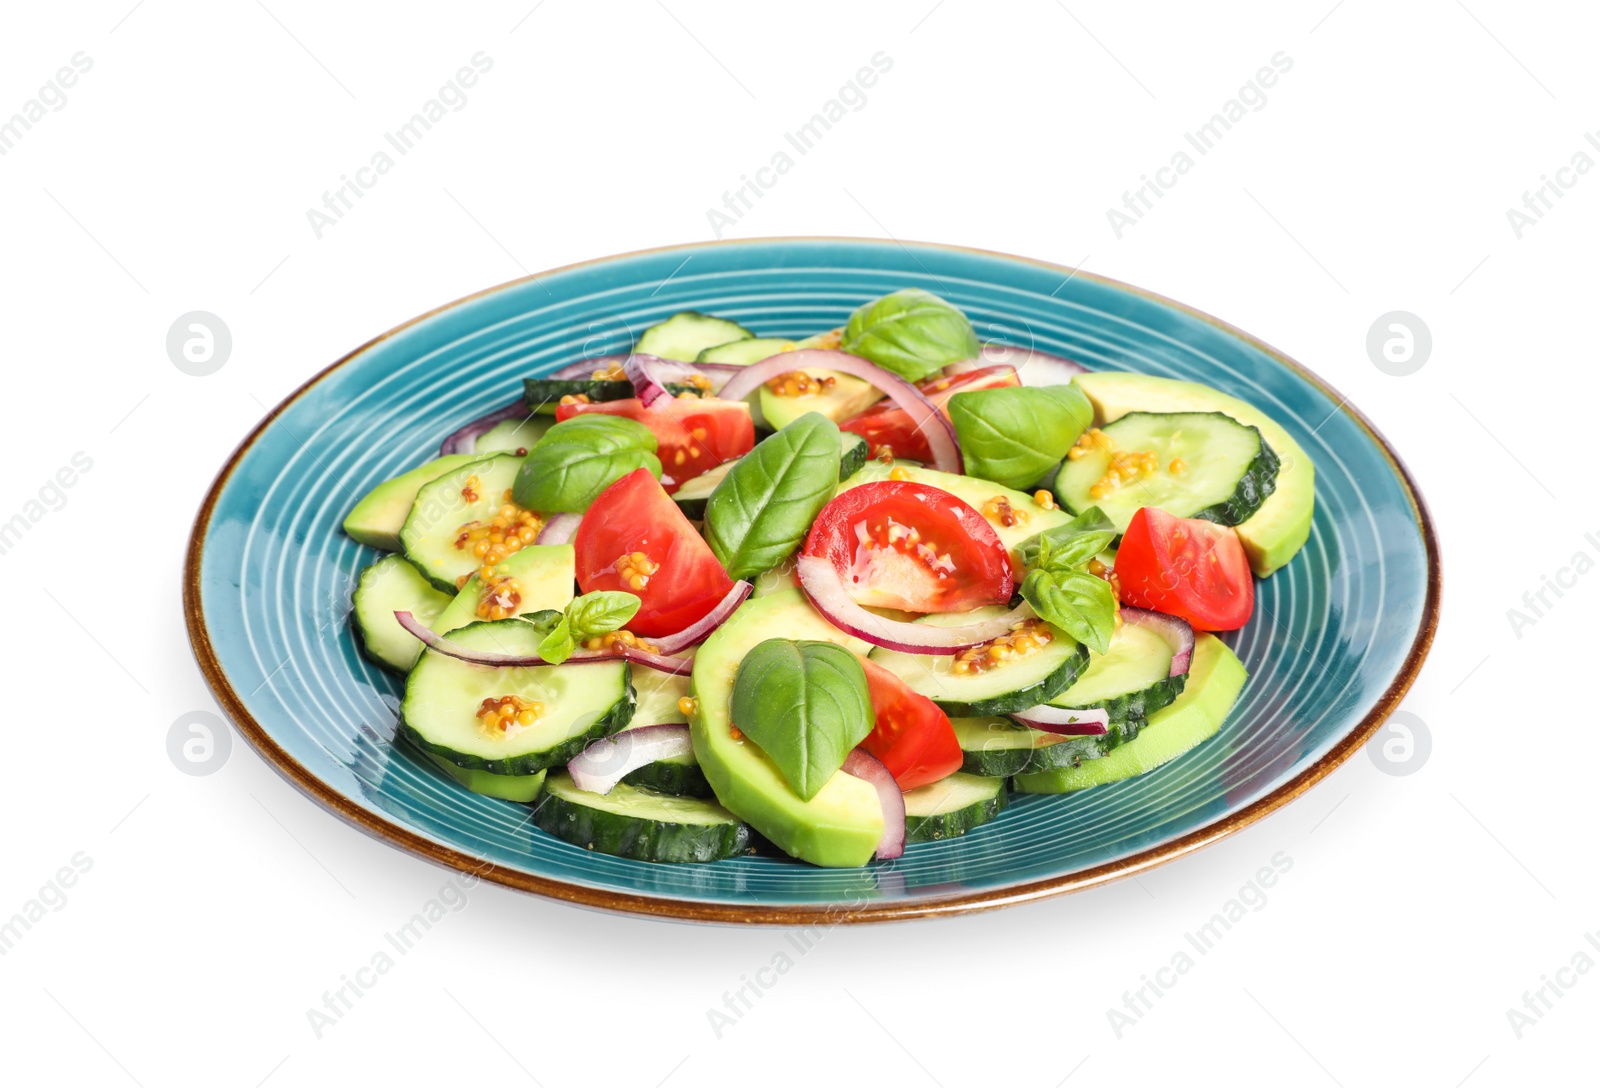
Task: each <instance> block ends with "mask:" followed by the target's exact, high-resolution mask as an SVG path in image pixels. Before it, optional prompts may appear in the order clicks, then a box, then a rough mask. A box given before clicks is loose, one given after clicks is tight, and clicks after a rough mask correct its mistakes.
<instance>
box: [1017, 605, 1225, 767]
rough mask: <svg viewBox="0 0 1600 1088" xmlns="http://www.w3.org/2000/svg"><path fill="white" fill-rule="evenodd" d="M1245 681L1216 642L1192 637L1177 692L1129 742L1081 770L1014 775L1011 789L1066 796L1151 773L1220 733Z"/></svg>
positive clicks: (1204, 637) (1212, 639)
mask: <svg viewBox="0 0 1600 1088" xmlns="http://www.w3.org/2000/svg"><path fill="white" fill-rule="evenodd" d="M1247 677H1248V674H1247V673H1246V672H1245V667H1244V665H1243V664H1242V663H1241V662H1240V661H1239V659H1238V658H1237V657H1235V656H1234V653H1233V651H1232V650H1230V649H1228V647H1227V646H1226V645H1225V644H1224V643H1223V642H1222V640H1221V639H1219V638H1217V637H1216V636H1215V635H1207V634H1199V635H1196V636H1195V643H1194V663H1193V664H1192V665H1191V666H1190V668H1189V683H1188V685H1187V686H1186V687H1185V688H1184V690H1183V694H1182V695H1180V696H1178V698H1177V699H1176V700H1174V701H1173V703H1172V705H1171V706H1165V707H1162V708H1161V709H1160V710H1158V711H1156V712H1155V713H1154V714H1152V715H1151V716H1150V721H1149V723H1148V724H1147V725H1146V726H1145V727H1144V729H1143V731H1142V732H1140V734H1139V736H1138V737H1137V738H1135V739H1134V741H1133V742H1132V743H1131V744H1126V745H1123V746H1122V747H1120V748H1118V749H1117V750H1116V751H1114V752H1110V753H1108V754H1107V755H1106V756H1105V757H1104V758H1103V759H1096V760H1091V761H1089V762H1086V763H1084V764H1083V765H1082V766H1081V767H1063V768H1061V769H1060V770H1054V771H1045V772H1043V773H1039V774H1031V773H1030V774H1020V775H1018V776H1017V777H1016V778H1015V779H1013V785H1015V786H1016V788H1017V789H1019V790H1021V791H1022V792H1023V793H1070V792H1072V791H1073V790H1081V789H1087V788H1088V787H1090V786H1103V785H1105V784H1106V783H1108V782H1120V781H1121V780H1123V779H1125V778H1132V777H1134V776H1135V775H1141V774H1144V773H1145V772H1146V771H1150V770H1154V769H1155V768H1157V767H1159V766H1161V765H1162V764H1163V763H1166V762H1168V761H1169V760H1173V759H1176V758H1177V757H1178V756H1180V755H1182V754H1183V753H1184V752H1187V751H1188V750H1189V749H1190V748H1193V747H1194V746H1195V745H1197V744H1199V743H1200V742H1201V741H1203V740H1206V739H1207V738H1209V737H1211V736H1212V735H1213V734H1215V733H1216V731H1217V730H1218V729H1221V728H1222V723H1223V722H1224V721H1225V720H1226V719H1227V717H1228V712H1229V711H1230V710H1232V709H1233V704H1234V702H1235V701H1236V700H1237V699H1238V698H1239V693H1240V692H1241V691H1243V690H1244V683H1245V680H1246V679H1247Z"/></svg>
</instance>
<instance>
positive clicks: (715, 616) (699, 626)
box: [650, 581, 755, 654]
mask: <svg viewBox="0 0 1600 1088" xmlns="http://www.w3.org/2000/svg"><path fill="white" fill-rule="evenodd" d="M754 588H755V587H754V586H752V585H751V584H750V583H749V582H743V581H740V582H735V583H733V588H732V589H730V590H728V593H727V595H726V596H725V597H723V598H722V600H720V601H718V602H717V606H716V607H715V608H713V609H712V610H711V611H710V612H707V613H706V614H705V615H704V616H702V617H701V618H700V619H698V620H696V621H695V622H694V623H691V624H690V625H689V626H687V627H685V628H684V629H683V630H681V631H678V632H676V633H674V634H670V635H665V636H663V637H661V638H653V639H651V640H650V641H651V643H652V644H654V646H655V648H656V649H657V650H659V651H661V652H662V653H664V654H675V653H679V652H681V651H683V650H687V649H688V648H689V647H691V646H698V645H700V644H701V643H702V642H704V641H705V640H706V639H707V638H708V637H710V635H711V632H713V631H715V630H716V629H717V628H718V627H720V626H721V625H722V623H723V621H724V620H726V619H727V618H728V617H729V616H731V615H733V611H734V609H736V608H738V607H739V606H740V605H741V604H743V603H744V600H745V598H746V597H748V596H750V592H751V590H753V589H754Z"/></svg>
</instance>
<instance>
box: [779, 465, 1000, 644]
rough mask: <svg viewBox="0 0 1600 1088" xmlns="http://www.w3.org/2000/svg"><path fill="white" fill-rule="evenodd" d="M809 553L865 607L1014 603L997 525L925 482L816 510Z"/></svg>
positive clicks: (868, 491)
mask: <svg viewBox="0 0 1600 1088" xmlns="http://www.w3.org/2000/svg"><path fill="white" fill-rule="evenodd" d="M805 554H806V555H816V556H824V557H826V558H827V559H828V560H829V561H830V562H831V563H832V564H833V569H834V570H836V571H838V572H839V576H840V577H841V578H842V579H843V580H844V584H845V588H846V589H847V590H848V591H849V594H850V597H851V599H852V600H854V601H855V602H856V603H857V604H860V605H865V606H868V607H877V608H898V609H902V610H904V611H907V612H966V611H968V610H970V609H973V608H979V607H982V606H983V605H987V604H1005V603H1007V602H1008V601H1010V600H1011V591H1012V588H1013V577H1012V573H1011V556H1010V553H1009V552H1007V551H1006V547H1005V545H1004V544H1002V543H1000V538H999V537H998V536H997V535H995V531H994V527H993V526H991V525H990V524H989V523H988V521H986V520H985V519H984V517H983V515H982V514H980V513H978V512H977V511H976V510H974V509H973V508H972V507H971V506H968V505H967V504H966V503H965V502H962V501H961V500H960V499H958V498H956V497H955V496H954V495H952V494H950V493H949V492H948V491H942V490H940V489H939V488H937V487H931V486H929V485H928V484H921V483H914V482H912V481H909V480H880V481H877V482H874V483H870V484H862V485H861V486H860V487H853V488H851V489H850V490H849V491H846V492H845V493H844V494H842V495H840V496H838V497H837V498H835V499H834V500H833V501H832V502H830V503H829V504H828V505H827V506H824V507H823V508H822V512H821V513H820V514H818V515H817V520H816V522H815V524H813V525H812V526H811V535H810V536H808V537H807V538H806V547H805Z"/></svg>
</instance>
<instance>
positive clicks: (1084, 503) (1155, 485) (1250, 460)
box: [1055, 412, 1278, 532]
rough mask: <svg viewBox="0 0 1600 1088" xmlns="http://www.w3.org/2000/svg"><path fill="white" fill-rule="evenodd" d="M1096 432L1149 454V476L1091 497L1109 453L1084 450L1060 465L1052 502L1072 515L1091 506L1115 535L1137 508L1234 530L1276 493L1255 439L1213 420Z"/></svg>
mask: <svg viewBox="0 0 1600 1088" xmlns="http://www.w3.org/2000/svg"><path fill="white" fill-rule="evenodd" d="M1100 430H1101V433H1103V434H1104V435H1105V436H1106V437H1107V438H1108V439H1110V440H1111V441H1112V442H1114V443H1115V444H1116V447H1117V449H1118V450H1120V451H1126V452H1129V453H1145V452H1148V453H1150V454H1153V455H1154V458H1155V466H1154V470H1153V471H1152V472H1150V473H1149V474H1148V475H1145V476H1139V477H1136V478H1134V479H1132V480H1129V481H1127V482H1126V483H1123V484H1122V485H1120V486H1118V487H1115V488H1113V489H1111V490H1110V491H1108V492H1107V493H1106V494H1104V495H1099V496H1096V495H1094V494H1093V489H1094V487H1095V485H1096V484H1098V483H1099V482H1100V481H1101V479H1102V478H1104V477H1105V475H1106V472H1107V470H1108V468H1109V467H1110V464H1111V458H1112V453H1111V451H1109V450H1105V449H1101V448H1100V447H1098V446H1093V445H1091V446H1089V447H1087V450H1086V452H1085V453H1084V454H1083V456H1081V457H1079V458H1077V459H1076V460H1073V459H1072V458H1068V459H1067V460H1066V462H1064V463H1063V464H1062V466H1061V472H1060V473H1059V474H1058V475H1057V476H1056V487H1055V491H1056V497H1057V498H1058V499H1060V500H1061V503H1062V505H1063V506H1065V507H1066V508H1067V509H1069V510H1071V511H1072V512H1073V513H1075V514H1081V513H1083V511H1085V510H1087V509H1089V507H1091V506H1098V507H1099V508H1100V509H1101V511H1103V512H1104V513H1105V515H1106V517H1108V518H1110V519H1111V523H1112V525H1114V526H1116V529H1117V531H1118V532H1121V531H1122V530H1123V529H1126V528H1127V527H1128V522H1129V520H1130V519H1132V517H1133V515H1134V513H1135V512H1137V511H1138V509H1139V508H1140V507H1141V506H1154V507H1159V508H1160V509H1162V510H1165V511H1166V512H1167V513H1169V514H1173V515H1175V516H1177V517H1180V518H1204V519H1205V520H1207V521H1214V522H1217V523H1218V524H1219V525H1238V524H1239V523H1240V522H1242V521H1244V520H1245V519H1246V518H1248V517H1250V515H1251V514H1254V513H1255V512H1256V511H1257V510H1258V509H1260V507H1261V504H1262V503H1264V502H1265V501H1266V500H1267V496H1269V495H1271V494H1272V492H1273V489H1274V488H1275V487H1276V486H1277V478H1278V457H1277V454H1275V453H1273V451H1272V447H1271V446H1269V445H1267V443H1266V440H1265V439H1263V438H1262V437H1261V431H1260V430H1259V429H1258V428H1256V427H1252V426H1249V425H1247V424H1244V423H1240V422H1239V421H1238V420H1236V419H1234V418H1233V417H1232V416H1228V415H1224V414H1223V413H1221V412H1129V413H1128V414H1127V415H1125V416H1123V417H1121V418H1120V419H1117V420H1115V421H1113V422H1111V423H1107V424H1106V425H1105V426H1103V427H1101V428H1100ZM1174 469H1176V470H1177V471H1174Z"/></svg>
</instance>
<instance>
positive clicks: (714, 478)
mask: <svg viewBox="0 0 1600 1088" xmlns="http://www.w3.org/2000/svg"><path fill="white" fill-rule="evenodd" d="M839 447H840V453H839V479H840V480H845V479H848V478H849V477H850V476H852V475H854V474H855V473H856V472H858V471H860V469H861V466H862V465H864V464H866V463H867V440H866V439H864V438H862V437H861V436H860V435H858V434H851V433H849V432H848V431H845V432H841V433H840V435H839ZM739 460H740V459H739V458H737V457H735V458H734V459H733V460H732V461H724V462H723V463H722V464H720V465H718V466H717V467H716V468H713V469H711V470H710V471H708V472H702V473H701V474H700V475H698V476H695V477H693V478H691V479H688V480H685V481H684V482H683V485H682V486H681V487H679V488H678V490H677V491H676V492H674V494H673V496H672V501H673V502H675V503H677V504H678V509H679V510H682V511H683V515H684V517H686V518H690V519H691V520H693V521H699V520H700V519H702V518H704V517H705V516H706V501H707V500H708V499H710V498H711V493H712V492H713V491H715V490H716V489H717V485H718V484H720V483H721V482H722V478H723V477H724V476H726V475H727V474H728V473H729V472H731V471H733V466H734V465H736V464H738V463H739Z"/></svg>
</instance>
